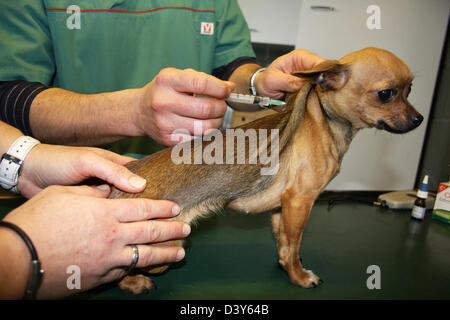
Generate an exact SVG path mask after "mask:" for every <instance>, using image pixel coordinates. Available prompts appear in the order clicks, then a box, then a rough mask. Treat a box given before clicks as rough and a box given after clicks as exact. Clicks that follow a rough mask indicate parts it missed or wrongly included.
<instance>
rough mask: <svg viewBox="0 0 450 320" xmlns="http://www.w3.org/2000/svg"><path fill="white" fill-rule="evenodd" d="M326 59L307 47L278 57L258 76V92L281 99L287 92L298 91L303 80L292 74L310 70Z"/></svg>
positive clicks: (256, 81) (256, 80)
mask: <svg viewBox="0 0 450 320" xmlns="http://www.w3.org/2000/svg"><path fill="white" fill-rule="evenodd" d="M323 61H325V59H323V58H322V57H320V56H318V55H316V54H315V53H312V52H310V51H308V50H305V49H297V50H293V51H291V52H289V53H288V54H285V55H283V56H281V57H278V58H277V59H276V60H274V61H273V62H272V63H271V64H270V65H269V66H268V67H267V69H266V70H265V71H264V72H261V73H259V74H258V75H257V76H256V79H255V84H256V87H257V89H258V94H259V95H263V96H269V97H272V98H274V99H279V98H281V97H283V96H284V94H285V93H287V92H290V93H292V92H296V91H298V90H299V89H300V88H301V86H302V81H301V80H300V79H299V78H297V77H295V76H292V75H291V73H292V72H294V71H298V70H309V69H311V68H313V67H314V66H316V65H318V64H320V63H321V62H323Z"/></svg>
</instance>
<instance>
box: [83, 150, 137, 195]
mask: <svg viewBox="0 0 450 320" xmlns="http://www.w3.org/2000/svg"><path fill="white" fill-rule="evenodd" d="M85 168H88V171H89V172H83V174H84V175H85V176H91V177H97V178H99V179H102V180H103V181H106V182H108V183H110V184H112V185H114V186H115V187H116V188H118V189H120V190H122V191H125V192H132V193H135V192H140V191H142V190H143V189H144V187H145V185H146V180H145V179H144V178H141V177H139V176H138V175H135V174H133V173H132V172H131V171H129V170H128V169H127V168H125V167H124V166H122V165H119V164H117V163H114V162H112V161H110V160H108V159H105V158H103V157H101V156H97V157H96V159H92V160H91V163H90V166H86V167H85Z"/></svg>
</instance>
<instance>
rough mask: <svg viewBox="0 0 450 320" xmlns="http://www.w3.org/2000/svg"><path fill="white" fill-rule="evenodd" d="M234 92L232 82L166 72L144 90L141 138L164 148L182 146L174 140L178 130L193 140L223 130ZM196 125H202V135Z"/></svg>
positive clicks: (138, 120)
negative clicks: (145, 138)
mask: <svg viewBox="0 0 450 320" xmlns="http://www.w3.org/2000/svg"><path fill="white" fill-rule="evenodd" d="M233 89H234V84H233V83H232V82H229V81H222V80H219V79H217V78H215V77H213V76H211V75H207V74H206V73H203V72H197V71H195V70H192V69H186V70H179V69H174V68H166V69H163V70H161V71H160V72H159V74H158V75H157V76H156V77H155V78H154V79H153V80H152V81H151V82H149V83H148V84H147V85H145V86H144V87H143V88H141V92H142V98H141V103H140V108H139V112H137V113H136V119H135V123H138V126H139V128H140V132H141V135H148V136H150V137H152V138H153V139H155V140H156V141H157V142H159V143H161V144H163V145H167V146H170V145H174V144H176V143H178V142H179V141H178V140H177V139H174V137H173V136H172V133H173V132H174V131H175V130H176V129H186V130H187V131H188V132H189V133H190V134H191V136H192V135H193V134H194V133H195V134H200V133H201V134H204V133H205V132H207V131H208V130H210V129H213V128H219V127H220V125H221V124H222V120H223V119H222V117H223V115H224V114H225V111H226V108H227V107H226V104H225V101H224V99H225V98H227V97H228V96H229V95H230V93H231V92H232V91H233ZM193 94H197V95H204V96H207V97H194V96H193ZM195 121H197V123H198V124H201V132H194V122H195Z"/></svg>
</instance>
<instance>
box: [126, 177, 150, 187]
mask: <svg viewBox="0 0 450 320" xmlns="http://www.w3.org/2000/svg"><path fill="white" fill-rule="evenodd" d="M128 181H129V182H130V184H131V185H132V186H133V187H135V188H139V189H140V188H142V187H143V186H145V184H146V183H147V181H146V180H145V179H144V178H141V177H138V176H132V177H131V178H130V179H129V180H128Z"/></svg>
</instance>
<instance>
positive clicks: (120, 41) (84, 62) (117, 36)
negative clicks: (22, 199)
mask: <svg viewBox="0 0 450 320" xmlns="http://www.w3.org/2000/svg"><path fill="white" fill-rule="evenodd" d="M74 5H75V7H74ZM73 10H80V12H77V11H73ZM243 56H249V57H254V56H255V54H254V52H253V49H252V47H251V43H250V34H249V30H248V26H247V24H246V22H245V20H244V17H243V15H242V13H241V11H240V8H239V6H238V4H237V3H236V0H229V1H228V0H192V1H179V0H164V1H163V0H148V1H144V0H14V1H2V3H1V4H0V80H2V81H7V80H18V79H23V80H27V81H37V82H41V83H44V84H47V85H51V86H55V87H59V88H64V89H67V90H71V91H75V92H80V93H95V92H107V91H116V90H122V89H128V88H138V87H142V86H144V85H145V84H146V83H148V82H149V81H151V80H152V79H153V78H154V77H155V76H156V75H157V74H158V72H159V71H160V70H161V69H163V68H165V67H175V68H180V69H184V68H193V69H195V70H198V71H203V72H206V73H211V72H212V70H213V69H214V68H217V67H220V66H223V65H226V64H228V63H230V62H232V61H233V60H235V59H237V58H239V57H243ZM57 107H61V108H62V107H64V106H55V108H57ZM99 121H101V120H100V119H99ZM142 138H143V137H142ZM142 138H141V137H139V138H132V139H124V140H123V141H121V142H119V143H115V144H113V146H112V148H111V149H112V150H113V151H116V152H119V153H126V152H133V153H141V154H145V153H150V152H152V151H154V150H155V148H156V149H160V147H158V146H156V147H155V144H156V143H155V142H152V143H151V142H150V139H149V138H145V139H142Z"/></svg>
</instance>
